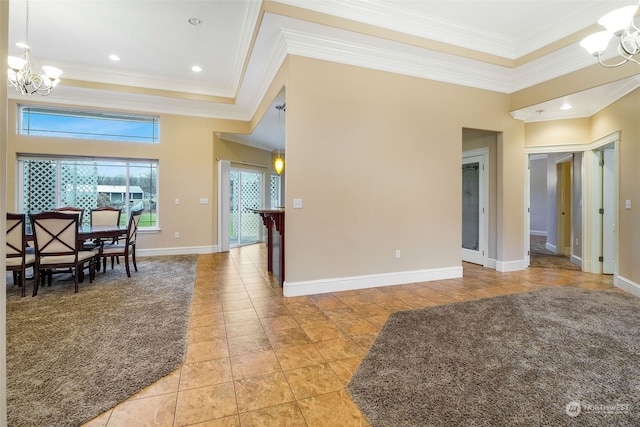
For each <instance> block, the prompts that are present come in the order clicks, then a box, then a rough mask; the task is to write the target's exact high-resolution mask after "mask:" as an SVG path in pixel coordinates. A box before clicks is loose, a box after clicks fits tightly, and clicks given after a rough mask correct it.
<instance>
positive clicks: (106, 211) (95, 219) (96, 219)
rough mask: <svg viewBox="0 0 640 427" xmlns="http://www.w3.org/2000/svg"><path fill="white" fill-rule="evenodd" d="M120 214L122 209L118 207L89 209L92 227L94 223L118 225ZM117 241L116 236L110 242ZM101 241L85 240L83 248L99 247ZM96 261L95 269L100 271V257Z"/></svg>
mask: <svg viewBox="0 0 640 427" xmlns="http://www.w3.org/2000/svg"><path fill="white" fill-rule="evenodd" d="M121 215H122V211H121V210H120V209H118V208H114V207H111V206H104V207H101V208H94V209H91V211H90V218H89V219H90V223H91V226H92V227H93V226H94V225H120V216H121ZM117 241H118V238H114V239H113V241H112V243H115V242H117ZM102 243H103V242H102V241H101V240H100V239H94V240H87V241H86V242H84V244H83V248H84V249H85V250H91V249H94V248H97V247H99V246H100V245H102ZM98 256H99V253H98ZM96 262H97V264H96V270H97V271H100V259H99V258H98V259H97V260H96ZM118 263H119V262H118Z"/></svg>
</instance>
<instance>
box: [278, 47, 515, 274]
mask: <svg viewBox="0 0 640 427" xmlns="http://www.w3.org/2000/svg"><path fill="white" fill-rule="evenodd" d="M508 105H509V99H508V96H507V95H504V94H498V93H492V92H488V91H482V90H477V89H470V88H465V87H461V86H455V85H449V84H445V83H439V82H434V81H427V80H422V79H417V78H412V77H407V76H400V75H394V74H389V73H385V72H380V71H374V70H367V69H362V68H358V67H352V66H345V65H340V64H335V63H329V62H322V61H317V60H313V59H308V58H301V57H289V80H288V82H287V123H286V127H287V177H286V181H287V182H286V185H287V194H286V207H287V255H286V263H287V264H286V265H287V281H290V282H296V281H305V280H314V279H325V278H338V277H349V276H357V275H368V274H377V273H391V272H400V271H411V270H422V269H433V268H441V267H452V266H459V265H460V248H461V195H460V192H461V173H460V164H461V158H462V128H463V127H469V128H481V129H488V130H494V131H497V132H503V139H502V141H500V142H499V145H500V152H499V153H498V159H499V160H498V162H504V163H508V165H506V166H503V167H502V168H501V169H499V171H498V173H499V176H500V174H502V175H506V176H508V178H509V179H502V180H501V181H500V182H503V183H507V184H506V185H504V187H503V188H502V189H501V190H502V193H503V195H504V197H502V198H501V199H500V200H499V202H498V203H499V207H498V210H499V214H498V227H502V228H503V230H506V233H502V234H501V235H499V237H498V246H499V248H498V251H499V252H500V253H499V256H502V260H506V261H510V260H520V259H522V258H523V247H522V245H523V196H522V186H523V185H524V184H523V175H524V171H523V168H524V166H523V165H524V162H523V160H522V148H523V126H522V124H521V123H520V122H517V121H515V120H513V119H511V117H510V116H509V114H508V113H507V109H508ZM499 180H500V178H499ZM293 198H302V199H303V205H304V208H303V209H292V199H293ZM396 249H400V250H401V251H402V257H401V258H400V259H395V257H394V253H395V250H396Z"/></svg>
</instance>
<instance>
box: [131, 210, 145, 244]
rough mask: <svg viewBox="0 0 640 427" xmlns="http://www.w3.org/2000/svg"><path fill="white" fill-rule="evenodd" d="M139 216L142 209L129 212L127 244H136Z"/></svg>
mask: <svg viewBox="0 0 640 427" xmlns="http://www.w3.org/2000/svg"><path fill="white" fill-rule="evenodd" d="M141 216H142V209H139V210H137V211H132V212H131V217H130V218H129V226H128V229H127V243H130V244H134V243H136V238H137V237H138V224H140V218H141Z"/></svg>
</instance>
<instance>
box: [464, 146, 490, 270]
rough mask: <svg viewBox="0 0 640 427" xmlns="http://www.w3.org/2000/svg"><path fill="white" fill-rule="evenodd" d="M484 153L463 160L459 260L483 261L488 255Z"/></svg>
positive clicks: (481, 263) (482, 262)
mask: <svg viewBox="0 0 640 427" xmlns="http://www.w3.org/2000/svg"><path fill="white" fill-rule="evenodd" d="M484 167H485V159H484V156H482V155H480V156H468V157H463V160H462V260H463V261H467V262H472V263H475V264H480V265H484V264H485V258H486V256H487V254H486V251H487V247H486V245H487V235H486V234H487V229H486V216H485V215H486V212H485V204H486V201H485V196H486V191H487V189H486V187H485V185H486V184H487V183H486V179H485V172H484V171H485V169H484Z"/></svg>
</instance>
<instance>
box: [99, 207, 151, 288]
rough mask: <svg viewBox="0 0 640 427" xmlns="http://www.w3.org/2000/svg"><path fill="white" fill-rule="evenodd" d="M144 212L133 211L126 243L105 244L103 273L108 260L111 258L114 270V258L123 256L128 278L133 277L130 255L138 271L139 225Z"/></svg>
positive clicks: (101, 254)
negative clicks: (137, 242) (137, 243)
mask: <svg viewBox="0 0 640 427" xmlns="http://www.w3.org/2000/svg"><path fill="white" fill-rule="evenodd" d="M142 211H143V209H138V210H135V211H131V216H130V217H129V224H128V226H127V236H126V239H125V241H124V243H121V242H114V243H110V244H104V245H103V246H102V247H101V248H100V256H101V257H102V268H103V271H107V258H111V269H112V270H113V259H114V257H118V256H123V257H124V263H125V267H126V270H127V277H131V271H130V270H129V255H131V260H132V261H133V268H134V269H135V271H138V266H137V265H136V240H137V235H138V224H139V223H140V217H141V215H142Z"/></svg>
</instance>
